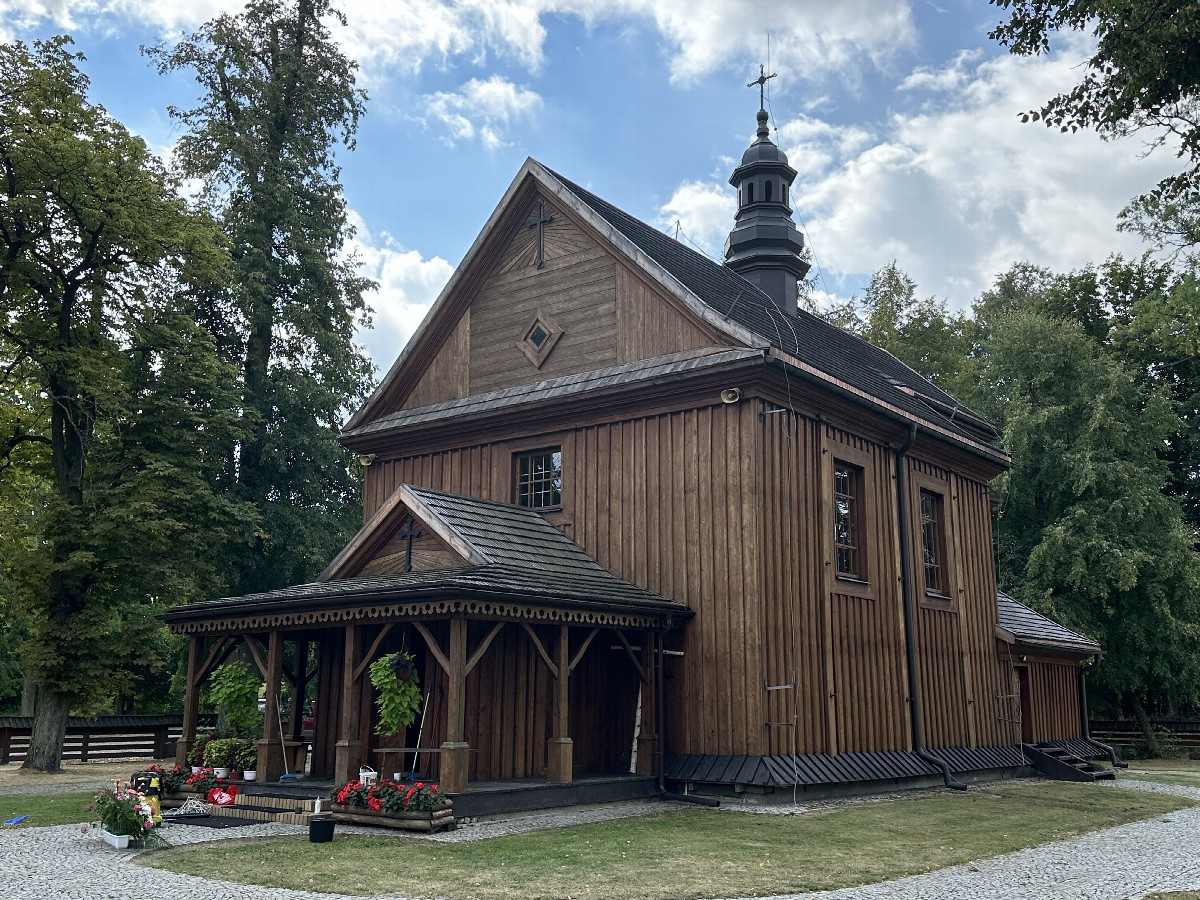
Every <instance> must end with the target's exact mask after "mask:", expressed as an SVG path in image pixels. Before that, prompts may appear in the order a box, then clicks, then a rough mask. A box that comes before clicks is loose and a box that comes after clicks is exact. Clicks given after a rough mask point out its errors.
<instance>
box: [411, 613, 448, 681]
mask: <svg viewBox="0 0 1200 900" xmlns="http://www.w3.org/2000/svg"><path fill="white" fill-rule="evenodd" d="M413 628H415V629H417V632H418V633H419V634H420V635H421V637H423V638H425V645H426V646H427V647H428V648H429V652H430V653H432V654H433V658H434V659H436V660H437V663H438V665H439V666H441V667H442V671H443V672H445V673H446V674H447V675H449V674H450V657H448V656H447V655H446V654H445V653H444V652H443V651H442V648H441V645H440V644H438V642H437V641H436V640H434V638H433V635H432V634H430V633H429V629H428V628H426V627H425V623H424V622H413Z"/></svg>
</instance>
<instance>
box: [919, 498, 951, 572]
mask: <svg viewBox="0 0 1200 900" xmlns="http://www.w3.org/2000/svg"><path fill="white" fill-rule="evenodd" d="M945 538H946V534H945V523H944V521H943V514H942V495H941V494H935V493H934V492H933V491H925V490H923V491H921V557H922V560H923V562H924V564H925V590H926V591H928V592H929V593H931V594H945V593H946V571H945V565H946V543H945Z"/></svg>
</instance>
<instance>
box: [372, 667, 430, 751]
mask: <svg viewBox="0 0 1200 900" xmlns="http://www.w3.org/2000/svg"><path fill="white" fill-rule="evenodd" d="M370 672H371V684H373V685H374V686H375V689H376V690H377V691H379V699H378V700H376V701H375V703H376V705H377V706H378V707H379V725H377V726H376V728H375V733H376V734H398V733H399V732H400V730H401V729H403V728H407V727H408V726H409V725H411V724H412V723H413V722H415V721H416V719H417V713H418V712H420V711H421V685H420V682H419V679H418V678H417V675H416V672H415V667H414V665H413V656H412V654H411V653H408V652H406V651H404V650H401V651H399V652H397V653H389V654H388V655H387V656H381V657H379V659H377V660H375V662H373V663H371V668H370Z"/></svg>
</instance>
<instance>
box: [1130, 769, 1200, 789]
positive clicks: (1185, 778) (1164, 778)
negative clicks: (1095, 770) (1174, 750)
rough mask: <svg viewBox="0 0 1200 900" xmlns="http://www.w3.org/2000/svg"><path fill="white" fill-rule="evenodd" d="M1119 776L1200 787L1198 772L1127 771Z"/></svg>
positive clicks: (1199, 773) (1134, 779) (1133, 779)
mask: <svg viewBox="0 0 1200 900" xmlns="http://www.w3.org/2000/svg"><path fill="white" fill-rule="evenodd" d="M1120 777H1121V778H1128V779H1129V780H1130V781H1154V782H1157V783H1158V784H1181V785H1183V786H1184V787H1192V788H1200V772H1197V773H1196V774H1195V775H1168V774H1166V773H1164V774H1158V773H1157V772H1127V773H1123V774H1122V775H1121V776H1120Z"/></svg>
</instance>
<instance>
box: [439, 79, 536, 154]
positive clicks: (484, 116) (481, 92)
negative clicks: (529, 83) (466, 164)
mask: <svg viewBox="0 0 1200 900" xmlns="http://www.w3.org/2000/svg"><path fill="white" fill-rule="evenodd" d="M425 107H426V110H427V112H428V114H429V116H431V117H432V118H434V119H437V120H438V121H440V122H442V123H443V124H445V126H446V129H447V130H448V131H449V135H450V137H449V140H450V143H453V142H454V141H470V140H474V139H475V138H478V139H479V141H480V143H482V144H483V145H484V147H486V148H487V149H488V150H495V149H497V148H499V147H503V146H505V144H504V134H505V132H506V130H507V127H508V124H509V123H510V122H511V121H515V120H521V119H525V118H528V117H529V116H531V115H532V114H533V113H534V112H536V111H537V110H539V109H541V108H542V98H541V97H540V96H539V95H538V94H537V92H535V91H530V90H527V89H526V88H521V87H517V86H516V85H515V84H513V83H512V82H511V81H506V80H505V79H504V78H501V77H500V76H499V75H493V76H492V77H491V78H489V79H487V80H486V81H481V80H480V79H478V78H472V79H471V80H470V81H468V82H467V83H466V84H464V85H463V86H462V87H461V88H460V89H459V90H458V91H456V92H444V91H443V92H439V93H436V94H430V95H429V96H427V97H426V98H425Z"/></svg>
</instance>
